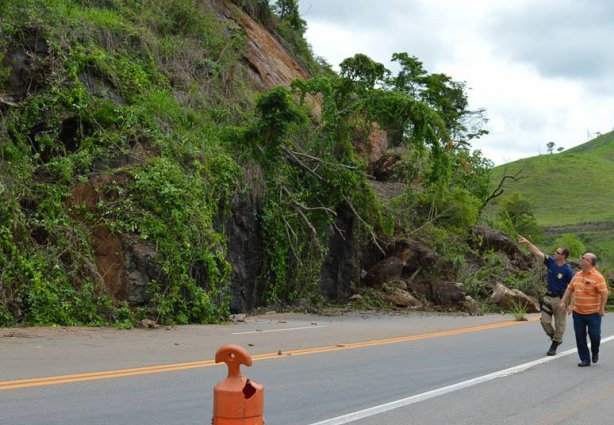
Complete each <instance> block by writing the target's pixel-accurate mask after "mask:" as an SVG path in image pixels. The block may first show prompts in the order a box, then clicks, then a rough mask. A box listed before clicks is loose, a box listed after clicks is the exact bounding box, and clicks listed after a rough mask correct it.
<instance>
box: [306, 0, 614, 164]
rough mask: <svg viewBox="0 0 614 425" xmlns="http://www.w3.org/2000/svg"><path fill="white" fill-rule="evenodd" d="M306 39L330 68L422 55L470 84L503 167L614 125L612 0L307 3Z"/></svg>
mask: <svg viewBox="0 0 614 425" xmlns="http://www.w3.org/2000/svg"><path fill="white" fill-rule="evenodd" d="M300 7H301V13H302V16H303V18H304V19H305V20H306V21H307V24H308V30H307V34H306V36H307V40H308V41H309V43H310V44H311V45H312V47H313V50H314V53H315V54H316V55H319V56H322V57H324V58H325V59H326V60H327V61H328V62H329V63H331V64H332V65H338V64H339V63H340V62H341V61H342V60H343V59H345V58H347V57H350V56H353V55H354V54H356V53H364V54H366V55H368V56H370V57H371V58H372V59H374V60H377V61H379V62H382V63H384V64H386V66H388V67H389V68H391V69H394V66H391V64H390V62H389V60H390V58H391V56H392V54H393V53H394V52H407V53H409V54H410V55H414V56H417V57H418V58H419V59H420V60H421V61H422V62H423V63H424V65H425V68H426V69H427V70H428V71H429V72H443V73H446V74H448V75H450V76H451V77H452V78H454V79H455V80H457V81H465V82H466V83H467V86H468V87H469V88H470V91H469V100H470V102H471V106H472V108H482V107H483V108H486V112H487V116H488V117H489V119H490V121H489V123H488V129H489V130H490V131H491V134H489V135H487V136H485V137H483V138H482V139H480V140H478V141H477V142H475V143H474V147H476V148H479V149H481V150H482V151H483V152H484V154H485V156H487V157H488V158H490V159H492V160H493V161H494V162H495V163H496V164H501V163H503V162H508V161H512V160H516V159H519V158H522V157H528V156H534V155H538V154H539V153H544V152H545V149H546V143H548V142H550V141H553V142H555V143H556V145H557V146H561V147H565V148H566V149H568V148H571V147H573V146H575V145H578V144H581V143H584V142H586V141H587V140H588V137H587V132H589V133H590V135H591V137H592V136H594V133H595V132H597V131H599V132H602V133H604V132H607V131H610V130H612V129H613V128H614V97H613V96H611V95H612V94H613V93H614V73H612V72H611V71H610V70H611V69H612V67H613V66H614V54H612V53H611V48H610V47H609V44H610V40H612V39H613V38H614V5H610V2H609V1H606V0H591V1H590V2H589V1H588V0H556V1H555V0H515V1H514V2H509V1H507V0H464V1H462V2H461V1H457V0H410V1H402V0H380V1H379V2H373V1H370V0H355V1H350V0H300Z"/></svg>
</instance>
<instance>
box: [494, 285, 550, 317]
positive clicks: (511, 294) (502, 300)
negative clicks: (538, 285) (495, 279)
mask: <svg viewBox="0 0 614 425" xmlns="http://www.w3.org/2000/svg"><path fill="white" fill-rule="evenodd" d="M490 299H491V300H492V301H493V302H494V303H495V304H497V305H499V306H501V307H502V308H504V309H506V310H514V309H516V308H518V307H524V308H525V309H526V312H527V313H537V312H539V303H538V302H537V300H536V299H535V298H533V297H530V296H528V295H527V294H525V293H524V292H522V291H520V290H518V289H509V288H507V287H506V286H504V285H502V284H501V283H497V286H496V287H495V290H494V292H493V293H492V295H491V297H490Z"/></svg>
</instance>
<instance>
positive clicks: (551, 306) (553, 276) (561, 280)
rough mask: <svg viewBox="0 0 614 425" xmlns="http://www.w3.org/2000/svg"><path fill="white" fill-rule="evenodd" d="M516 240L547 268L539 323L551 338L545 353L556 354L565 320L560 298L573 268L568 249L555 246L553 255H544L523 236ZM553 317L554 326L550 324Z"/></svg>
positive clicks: (569, 279) (561, 340) (565, 316)
mask: <svg viewBox="0 0 614 425" xmlns="http://www.w3.org/2000/svg"><path fill="white" fill-rule="evenodd" d="M518 242H520V243H521V244H523V245H527V246H528V247H529V250H530V251H531V252H532V253H533V255H535V256H536V257H537V258H539V259H540V260H542V261H543V262H544V264H545V265H546V268H547V269H548V284H547V286H546V294H545V295H544V298H543V301H542V302H541V311H542V317H541V324H542V327H543V328H544V331H546V334H547V335H548V336H549V337H550V339H551V340H552V344H551V345H550V348H549V349H548V352H547V353H546V354H547V355H549V356H554V355H555V354H556V349H557V348H558V346H559V345H561V343H562V342H563V334H564V333H565V324H566V323H565V321H566V319H567V312H566V311H565V308H561V306H560V303H561V298H562V297H563V294H564V293H565V290H566V289H567V285H568V284H569V282H570V281H571V279H572V278H573V276H574V271H573V269H572V268H571V266H570V265H569V264H568V263H567V257H568V256H569V250H568V249H567V248H557V249H556V251H554V254H553V255H548V256H546V255H545V254H544V253H543V252H541V251H540V250H539V248H537V247H536V246H535V245H533V244H532V243H531V242H530V241H529V240H528V239H526V238H525V237H523V236H519V238H518ZM553 317H554V326H552V318H553Z"/></svg>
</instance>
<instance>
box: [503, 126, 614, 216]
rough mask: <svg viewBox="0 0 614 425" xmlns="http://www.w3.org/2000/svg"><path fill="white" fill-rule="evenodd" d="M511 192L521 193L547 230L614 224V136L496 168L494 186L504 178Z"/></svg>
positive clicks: (506, 186)
mask: <svg viewBox="0 0 614 425" xmlns="http://www.w3.org/2000/svg"><path fill="white" fill-rule="evenodd" d="M519 170H522V172H521V173H520V175H519V177H520V178H519V179H518V180H517V181H514V180H511V179H507V180H506V182H505V184H504V186H503V188H504V190H505V192H506V193H511V192H521V193H522V194H523V195H524V196H525V197H526V198H527V199H528V200H529V201H530V202H531V204H532V205H533V207H534V214H535V217H536V219H537V222H538V223H539V224H540V225H543V226H559V225H573V224H579V223H590V222H602V221H614V210H613V209H612V208H611V206H612V201H613V200H614V132H611V133H607V134H604V135H602V136H599V137H597V138H596V139H594V140H591V141H590V142H588V143H585V144H583V145H580V146H577V147H575V148H573V149H569V150H568V151H565V152H562V153H558V154H550V155H540V156H536V157H532V158H526V159H521V160H518V161H514V162H511V163H509V164H504V165H501V166H499V167H496V168H495V169H494V170H493V175H492V181H493V184H498V182H499V181H500V179H501V177H502V176H503V175H514V174H516V173H517V172H518V171H519Z"/></svg>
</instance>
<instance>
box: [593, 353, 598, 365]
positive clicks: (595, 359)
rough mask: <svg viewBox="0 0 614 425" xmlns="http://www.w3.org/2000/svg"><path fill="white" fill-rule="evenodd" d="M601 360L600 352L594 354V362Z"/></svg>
mask: <svg viewBox="0 0 614 425" xmlns="http://www.w3.org/2000/svg"><path fill="white" fill-rule="evenodd" d="M598 361H599V353H595V354H593V363H597V362H598Z"/></svg>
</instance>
